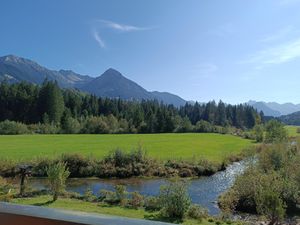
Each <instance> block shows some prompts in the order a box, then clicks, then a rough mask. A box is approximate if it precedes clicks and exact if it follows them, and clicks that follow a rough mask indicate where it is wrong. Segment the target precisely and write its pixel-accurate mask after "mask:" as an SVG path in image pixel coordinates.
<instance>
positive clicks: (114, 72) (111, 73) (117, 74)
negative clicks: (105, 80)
mask: <svg viewBox="0 0 300 225" xmlns="http://www.w3.org/2000/svg"><path fill="white" fill-rule="evenodd" d="M101 77H113V78H121V77H124V76H123V75H122V74H121V73H120V72H119V71H117V70H115V69H113V68H109V69H108V70H106V71H105V72H104V73H103V74H102V75H101Z"/></svg>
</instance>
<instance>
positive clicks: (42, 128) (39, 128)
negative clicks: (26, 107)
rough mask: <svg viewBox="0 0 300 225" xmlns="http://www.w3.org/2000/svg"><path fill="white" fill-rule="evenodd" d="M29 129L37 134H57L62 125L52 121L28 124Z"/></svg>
mask: <svg viewBox="0 0 300 225" xmlns="http://www.w3.org/2000/svg"><path fill="white" fill-rule="evenodd" d="M28 129H29V130H30V132H31V133H35V134H57V133H59V131H60V127H59V126H57V125H55V124H52V123H51V124H49V123H46V124H44V123H37V124H30V125H28Z"/></svg>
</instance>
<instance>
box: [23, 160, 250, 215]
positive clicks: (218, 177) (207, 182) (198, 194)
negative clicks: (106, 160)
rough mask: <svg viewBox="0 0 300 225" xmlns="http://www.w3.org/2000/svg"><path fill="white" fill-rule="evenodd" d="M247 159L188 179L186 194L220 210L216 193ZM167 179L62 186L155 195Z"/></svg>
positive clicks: (37, 182) (37, 181)
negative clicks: (118, 187)
mask: <svg viewBox="0 0 300 225" xmlns="http://www.w3.org/2000/svg"><path fill="white" fill-rule="evenodd" d="M246 165H247V161H246V160H243V161H240V162H235V163H233V164H231V165H230V166H228V167H227V169H226V170H224V171H220V172H217V173H215V174H214V175H212V176H208V177H201V178H195V179H190V180H189V188H188V191H189V194H190V196H191V199H192V202H193V203H197V204H200V205H202V206H204V207H206V208H207V209H208V211H209V213H210V214H211V215H217V214H219V213H220V209H219V207H218V205H217V200H218V197H219V196H220V194H222V193H223V192H224V191H226V190H227V189H228V188H230V187H231V185H232V184H233V182H234V181H235V179H236V177H237V176H238V175H240V174H241V173H242V172H243V171H244V170H245V168H246ZM168 181H169V180H168V179H166V178H153V179H144V178H129V179H97V178H72V179H68V181H67V185H66V190H67V191H73V192H78V193H80V194H83V193H84V192H85V191H86V190H87V189H88V188H89V189H91V190H92V192H93V193H94V194H95V195H99V191H100V190H101V189H107V190H113V189H114V185H116V184H123V185H126V187H127V191H129V192H133V191H138V192H139V193H141V194H143V195H157V194H158V193H159V187H160V186H161V185H164V184H166V183H167V182H168ZM28 184H29V185H30V186H31V187H32V188H35V189H44V188H46V179H43V178H31V179H30V181H29V182H28Z"/></svg>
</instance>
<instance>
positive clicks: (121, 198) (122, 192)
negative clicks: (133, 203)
mask: <svg viewBox="0 0 300 225" xmlns="http://www.w3.org/2000/svg"><path fill="white" fill-rule="evenodd" d="M115 190H116V200H117V202H119V203H120V205H125V203H126V196H127V192H126V187H125V186H124V185H116V186H115Z"/></svg>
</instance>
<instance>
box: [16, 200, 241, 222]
mask: <svg viewBox="0 0 300 225" xmlns="http://www.w3.org/2000/svg"><path fill="white" fill-rule="evenodd" d="M51 199H52V198H51V196H39V197H34V198H16V199H13V200H12V202H13V203H17V204H24V205H35V206H36V205H43V206H44V207H49V208H56V209H66V210H74V211H77V212H76V213H77V214H80V212H89V213H100V214H108V215H114V216H124V217H129V218H137V219H148V220H162V218H160V217H159V214H158V212H147V211H145V210H144V209H130V208H125V207H120V206H110V205H101V204H99V203H91V202H85V201H81V200H76V199H66V198H59V199H58V200H57V201H55V202H54V203H47V202H49V201H51ZM165 220H166V219H165ZM166 222H171V221H166ZM181 224H183V225H216V224H218V225H223V224H224V225H225V224H228V223H225V222H220V221H218V220H216V219H215V221H214V220H212V221H211V222H209V221H208V220H207V219H203V220H202V221H200V220H195V219H185V220H184V221H182V223H181ZM230 224H232V225H235V224H238V223H230Z"/></svg>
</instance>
